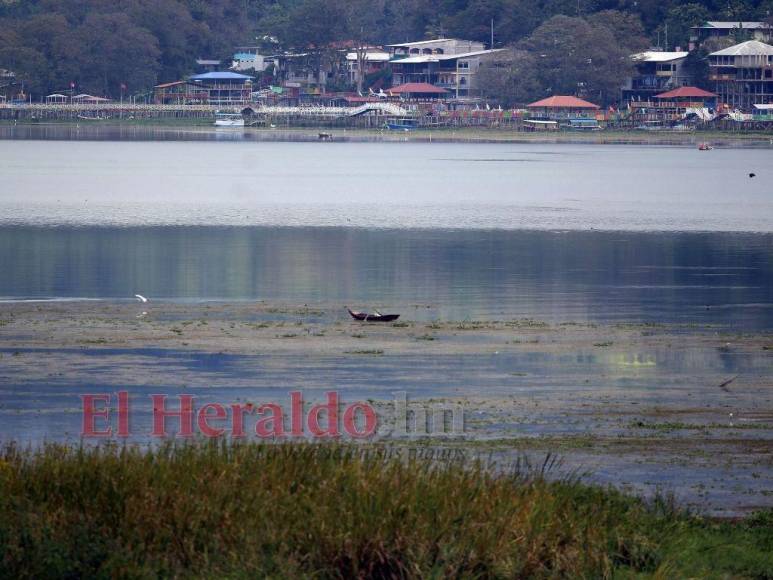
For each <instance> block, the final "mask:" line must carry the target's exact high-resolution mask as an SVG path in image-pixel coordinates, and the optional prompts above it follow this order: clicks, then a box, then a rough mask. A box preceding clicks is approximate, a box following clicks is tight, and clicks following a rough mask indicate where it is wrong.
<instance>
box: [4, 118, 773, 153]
mask: <svg viewBox="0 0 773 580" xmlns="http://www.w3.org/2000/svg"><path fill="white" fill-rule="evenodd" d="M35 128H38V129H41V130H47V129H62V130H68V129H69V130H77V131H78V132H79V133H92V134H95V133H96V134H98V133H111V132H112V133H121V137H122V138H123V139H126V138H130V137H131V135H127V133H135V134H136V135H135V138H136V139H137V140H153V139H154V138H156V137H159V136H160V135H161V134H166V135H169V134H173V133H174V132H178V137H180V138H182V137H184V136H185V135H187V136H189V137H190V136H193V135H199V136H202V137H207V136H218V137H221V138H222V137H228V138H226V139H225V140H229V141H230V140H273V141H283V140H288V141H320V142H323V143H330V142H414V143H431V142H437V143H457V142H458V143H490V144H496V143H505V144H507V143H512V144H528V143H547V144H561V143H570V144H593V145H653V146H675V147H683V146H688V145H698V144H700V143H703V142H711V143H712V145H713V146H714V147H718V148H723V147H724V148H735V147H739V148H740V147H764V148H767V147H770V148H773V132H737V133H736V132H729V131H692V132H684V131H662V132H660V131H659V132H647V131H637V130H628V131H627V130H604V131H598V132H594V133H580V132H568V131H564V132H558V133H539V132H535V133H530V132H517V131H513V130H507V129H493V128H492V129H488V128H486V129H481V128H472V127H465V128H441V129H437V128H435V129H418V130H415V131H410V132H397V131H394V132H390V131H386V130H374V129H360V128H348V127H347V128H337V127H276V128H258V127H246V128H225V129H224V128H216V127H214V126H212V124H211V122H209V121H208V120H207V122H205V123H196V122H191V120H190V119H183V120H170V119H158V120H150V121H148V120H141V121H123V122H114V121H112V120H111V121H109V122H108V121H106V122H93V123H78V122H73V121H61V122H46V123H33V122H23V123H14V122H9V121H0V140H5V139H14V138H18V137H14V136H10V137H9V136H8V134H9V133H12V132H16V131H20V132H22V133H25V132H26V133H27V134H28V135H30V137H29V138H34V136H32V134H33V131H30V129H33V130H34V129H35ZM143 130H144V131H145V132H147V133H149V134H146V135H145V137H144V138H143V137H142V136H141V135H139V133H141V132H142V131H143ZM321 131H324V132H325V133H326V134H330V135H331V137H330V138H325V139H324V140H320V138H319V133H320V132H321ZM22 138H23V137H22ZM44 138H46V139H56V137H55V136H51V135H46V136H45V137H44ZM81 138H83V136H82V135H81ZM102 139H104V140H111V139H110V138H109V137H108V136H104V137H102Z"/></svg>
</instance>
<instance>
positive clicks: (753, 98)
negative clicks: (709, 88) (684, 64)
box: [709, 40, 773, 111]
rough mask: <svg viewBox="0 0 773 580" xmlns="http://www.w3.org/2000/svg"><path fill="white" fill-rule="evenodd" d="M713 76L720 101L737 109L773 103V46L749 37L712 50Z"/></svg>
mask: <svg viewBox="0 0 773 580" xmlns="http://www.w3.org/2000/svg"><path fill="white" fill-rule="evenodd" d="M709 80H710V81H711V82H712V85H713V88H714V92H715V93H717V95H719V100H720V103H723V104H726V105H728V106H729V107H731V108H733V109H741V110H743V111H751V110H752V109H753V108H754V105H756V104H767V103H773V46H771V45H769V44H765V43H764V42H760V41H758V40H747V41H746V42H742V43H741V44H736V45H735V46H731V47H730V48H726V49H724V50H719V51H717V52H713V53H711V54H710V55H709Z"/></svg>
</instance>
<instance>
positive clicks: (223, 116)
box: [215, 111, 244, 127]
mask: <svg viewBox="0 0 773 580" xmlns="http://www.w3.org/2000/svg"><path fill="white" fill-rule="evenodd" d="M215 127H244V117H242V116H241V114H239V113H221V112H220V111H218V112H216V113H215Z"/></svg>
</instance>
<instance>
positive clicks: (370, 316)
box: [346, 307, 400, 322]
mask: <svg viewBox="0 0 773 580" xmlns="http://www.w3.org/2000/svg"><path fill="white" fill-rule="evenodd" d="M346 310H347V311H348V312H349V314H350V315H351V317H352V318H354V319H355V320H363V321H365V322H392V321H394V320H397V319H398V318H400V315H399V314H381V313H380V312H379V311H378V310H376V311H375V312H373V313H370V312H357V311H354V310H350V309H349V308H348V307H347V309H346Z"/></svg>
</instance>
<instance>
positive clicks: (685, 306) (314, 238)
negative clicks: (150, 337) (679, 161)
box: [0, 227, 773, 329]
mask: <svg viewBox="0 0 773 580" xmlns="http://www.w3.org/2000/svg"><path fill="white" fill-rule="evenodd" d="M0 272H2V274H1V275H0V297H6V298H9V297H10V298H16V299H18V298H53V297H66V298H129V297H131V296H132V295H133V294H134V293H135V292H140V293H142V294H146V295H149V296H151V297H153V298H155V299H171V300H202V299H222V300H258V299H263V300H278V301H289V302H297V303H305V302H319V303H326V304H339V305H341V306H342V305H343V304H352V305H364V306H382V307H387V308H398V307H399V308H402V309H410V310H411V316H412V317H413V318H416V319H428V318H434V317H440V318H444V319H478V318H486V319H511V318H519V317H534V318H539V319H545V320H549V321H553V322H565V321H587V320H600V321H637V322H638V321H644V322H669V323H673V322H675V323H686V324H691V323H718V324H723V325H728V326H730V327H732V328H738V329H771V328H773V235H762V234H732V233H714V234H698V233H626V234H624V235H622V234H619V233H605V232H530V231H497V230H490V231H469V230H465V231H432V230H427V231H422V230H361V229H354V228H264V227H249V228H247V227H244V228H240V227H232V228H224V227H179V228H168V227H158V228H37V227H3V228H0Z"/></svg>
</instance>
